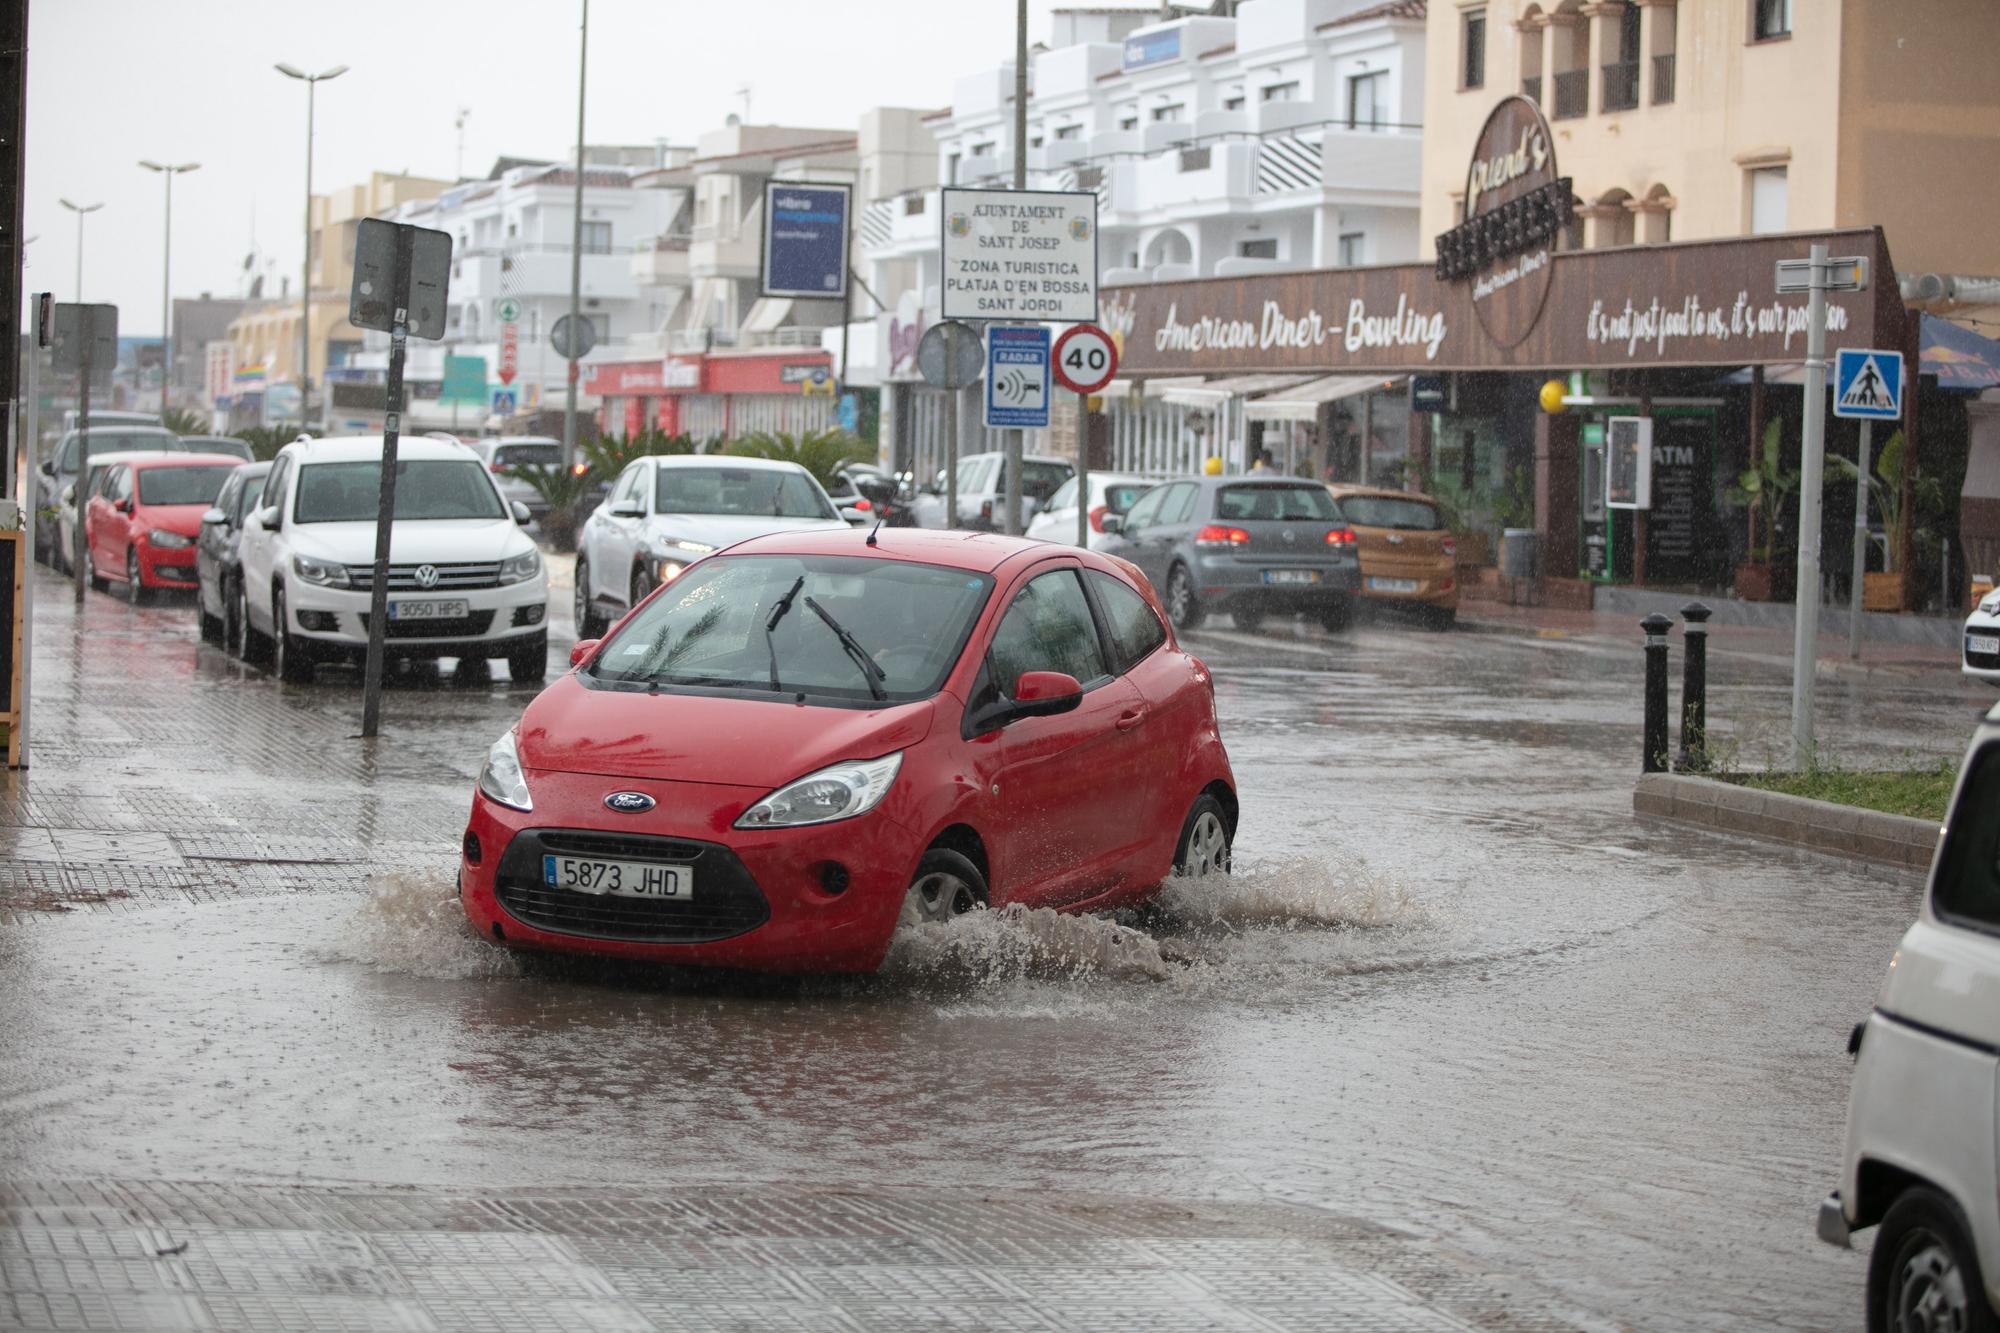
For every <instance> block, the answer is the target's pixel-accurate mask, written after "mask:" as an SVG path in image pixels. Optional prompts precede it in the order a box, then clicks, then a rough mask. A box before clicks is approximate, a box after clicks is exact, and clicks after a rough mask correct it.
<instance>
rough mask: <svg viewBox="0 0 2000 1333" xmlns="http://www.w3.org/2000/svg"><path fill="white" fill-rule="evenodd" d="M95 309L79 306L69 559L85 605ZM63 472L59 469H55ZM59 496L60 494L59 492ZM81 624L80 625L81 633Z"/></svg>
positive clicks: (78, 601)
mask: <svg viewBox="0 0 2000 1333" xmlns="http://www.w3.org/2000/svg"><path fill="white" fill-rule="evenodd" d="M95 316H96V311H95V310H94V309H93V308H92V307H90V306H87V305H83V304H80V303H79V304H78V306H77V321H76V322H77V328H78V330H79V336H81V337H82V339H83V348H82V350H81V352H80V355H81V357H82V368H81V373H80V374H79V375H78V376H77V389H76V480H75V481H74V482H72V483H71V484H70V489H71V490H72V491H74V492H75V494H76V533H75V539H74V540H73V541H72V542H71V543H70V560H71V562H72V563H73V564H74V565H75V566H76V588H75V593H76V604H77V605H78V606H82V605H83V585H84V583H85V582H86V581H87V580H88V579H89V578H90V566H89V563H88V554H87V552H88V550H89V548H88V546H87V544H86V543H85V541H84V536H83V503H84V499H83V489H84V488H83V483H84V482H85V481H86V480H88V479H89V477H90V350H91V348H90V345H91V344H92V343H94V342H96V341H97V320H96V318H95ZM56 475H57V476H58V477H60V476H61V475H62V473H61V472H60V471H58V472H57V473H56ZM57 498H58V499H60V498H61V497H60V496H58V497H57ZM82 628H83V627H82V626H81V625H79V626H78V627H77V629H78V632H79V636H80V635H81V631H82Z"/></svg>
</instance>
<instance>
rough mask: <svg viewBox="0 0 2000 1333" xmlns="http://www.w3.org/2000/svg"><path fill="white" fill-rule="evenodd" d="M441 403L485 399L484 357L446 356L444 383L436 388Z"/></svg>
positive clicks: (482, 401) (477, 401) (481, 400)
mask: <svg viewBox="0 0 2000 1333" xmlns="http://www.w3.org/2000/svg"><path fill="white" fill-rule="evenodd" d="M438 401H439V402H441V403H484V402H485V401H486V358H485V357H483V356H447V357H446V358H445V359H444V385H443V387H442V388H440V389H439V390H438Z"/></svg>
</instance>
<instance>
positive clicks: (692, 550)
mask: <svg viewBox="0 0 2000 1333" xmlns="http://www.w3.org/2000/svg"><path fill="white" fill-rule="evenodd" d="M714 549H715V548H714V547H713V546H710V545H709V544H708V543H707V542H691V541H684V540H682V539H681V538H679V537H656V538H654V539H653V558H654V559H656V560H679V561H680V562H681V563H682V564H686V563H687V561H688V559H689V557H691V556H697V555H707V554H708V553H709V552H711V551H713V550H714Z"/></svg>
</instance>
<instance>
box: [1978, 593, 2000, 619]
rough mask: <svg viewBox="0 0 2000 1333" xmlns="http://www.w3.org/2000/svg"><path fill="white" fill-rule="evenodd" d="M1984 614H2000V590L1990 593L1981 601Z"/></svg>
mask: <svg viewBox="0 0 2000 1333" xmlns="http://www.w3.org/2000/svg"><path fill="white" fill-rule="evenodd" d="M1979 610H1980V613H1981V614H1983V615H1989V616H1993V615H2000V592H1994V593H1988V594H1987V595H1986V596H1985V597H1984V598H1982V599H1981V600H1980V603H1979Z"/></svg>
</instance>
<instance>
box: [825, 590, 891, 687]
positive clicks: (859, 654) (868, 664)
mask: <svg viewBox="0 0 2000 1333" xmlns="http://www.w3.org/2000/svg"><path fill="white" fill-rule="evenodd" d="M806 605H807V606H809V607H811V608H812V613H813V614H814V615H816V616H818V617H819V618H820V619H821V620H824V621H825V622H826V627H827V628H828V629H830V630H832V631H833V633H834V636H835V637H836V638H838V639H839V640H840V646H841V647H842V648H845V649H846V650H847V655H848V656H849V657H851V658H853V659H854V665H856V666H858V667H860V668H861V675H862V678H863V679H864V680H866V681H867V682H868V693H870V694H872V695H874V696H875V700H876V702H877V703H880V702H881V701H882V700H884V699H886V698H888V697H889V696H888V695H887V694H886V693H884V692H883V689H882V682H883V681H885V680H887V679H888V678H889V673H888V672H886V671H884V670H883V669H882V666H881V664H880V663H879V662H877V661H876V660H875V659H874V658H872V657H870V656H869V655H868V650H867V649H866V648H863V647H862V646H861V641H860V640H858V639H856V638H855V637H854V636H853V635H852V634H850V633H848V632H847V627H846V626H844V625H842V624H841V623H840V622H839V621H838V620H835V619H834V618H833V617H832V616H830V615H828V614H827V611H826V608H825V607H823V606H821V605H820V604H819V603H818V602H815V601H814V600H813V599H812V598H810V597H808V598H806Z"/></svg>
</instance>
